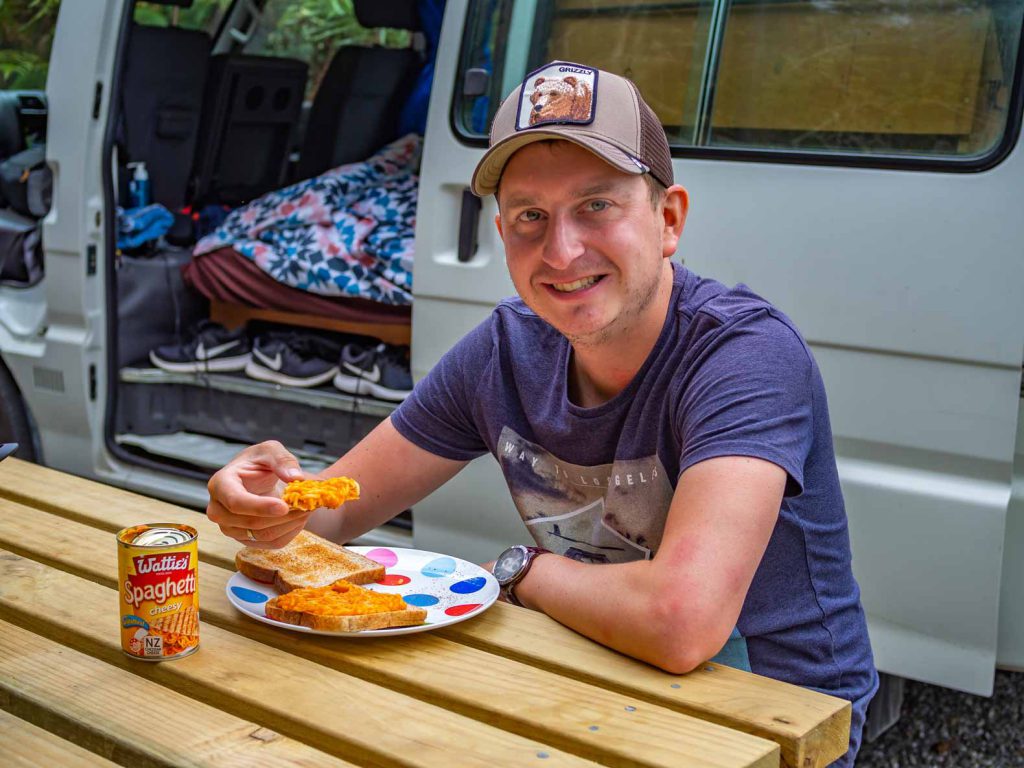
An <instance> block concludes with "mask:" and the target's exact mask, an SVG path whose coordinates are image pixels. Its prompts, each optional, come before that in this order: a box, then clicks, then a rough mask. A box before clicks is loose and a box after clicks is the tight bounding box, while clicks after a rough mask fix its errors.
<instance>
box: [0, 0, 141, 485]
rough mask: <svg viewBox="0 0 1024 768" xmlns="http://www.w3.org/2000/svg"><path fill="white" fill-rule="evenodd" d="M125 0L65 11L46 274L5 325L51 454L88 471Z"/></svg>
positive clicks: (51, 125)
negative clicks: (108, 139)
mask: <svg viewBox="0 0 1024 768" xmlns="http://www.w3.org/2000/svg"><path fill="white" fill-rule="evenodd" d="M123 6H124V3H123V2H121V1H119V0H81V1H80V2H74V3H63V4H62V5H61V8H60V12H59V15H58V19H57V27H56V32H55V35H54V40H53V46H52V52H51V56H50V65H49V73H48V76H47V86H46V93H47V99H48V106H49V115H48V126H47V143H46V158H47V163H48V165H49V167H50V169H51V170H52V174H53V200H52V206H51V208H50V212H49V214H48V215H47V216H46V217H45V218H44V219H43V222H42V240H43V246H44V249H45V251H44V253H45V256H44V264H45V277H43V279H42V281H41V282H40V283H39V284H38V285H36V286H35V287H34V288H31V289H28V290H25V291H21V292H20V293H19V294H18V295H17V296H14V295H13V294H11V295H8V296H7V297H6V298H7V299H8V301H6V302H3V303H4V305H5V306H4V310H5V312H8V313H9V314H7V315H6V319H7V320H9V321H10V322H8V323H4V324H3V325H5V328H4V330H3V331H2V332H0V336H3V338H2V341H3V353H4V361H5V362H6V363H7V365H8V367H9V368H10V370H11V372H12V374H13V376H14V378H15V380H16V381H17V383H18V386H19V388H20V390H21V393H22V394H23V395H24V398H25V400H26V402H28V403H29V405H30V408H31V411H32V413H33V415H34V416H35V421H36V424H37V425H38V429H39V437H40V442H41V444H42V447H43V452H44V455H45V457H46V459H47V461H49V462H50V463H52V464H54V465H56V466H60V467H62V468H63V469H66V470H68V471H70V472H76V473H79V474H88V473H90V472H91V470H92V467H93V466H94V462H95V461H96V460H97V458H98V456H99V455H100V453H101V451H102V441H101V440H99V439H97V436H98V435H100V434H101V431H100V430H94V429H92V426H93V425H94V424H96V423H97V422H99V421H102V418H103V412H102V405H103V404H102V401H101V400H100V399H99V398H97V391H98V388H99V386H100V385H101V383H102V382H101V381H100V380H99V378H100V377H101V376H102V375H103V373H104V366H103V365H101V361H102V359H103V355H104V346H105V334H106V330H105V326H104V322H103V315H102V307H103V302H104V291H103V282H102V280H103V278H102V275H101V272H102V268H103V267H102V265H103V259H102V254H103V253H104V252H105V238H107V237H109V236H110V230H111V228H112V226H113V221H114V218H113V211H110V210H107V209H106V207H105V206H104V202H103V200H104V195H103V186H104V176H105V175H106V174H105V170H104V166H103V164H102V163H100V162H97V159H98V158H101V157H103V146H104V139H105V132H106V131H107V128H108V126H107V113H108V109H109V105H110V100H111V95H112V91H113V87H112V83H111V73H112V72H113V71H114V59H115V57H116V55H117V41H118V38H119V32H120V27H121V20H122V11H123Z"/></svg>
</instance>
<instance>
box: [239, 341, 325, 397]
mask: <svg viewBox="0 0 1024 768" xmlns="http://www.w3.org/2000/svg"><path fill="white" fill-rule="evenodd" d="M337 359H338V345H337V344H332V343H331V342H330V341H327V340H326V339H323V338H320V337H318V336H312V335H309V334H303V333H299V332H291V333H283V334H267V335H266V336H259V337H257V338H256V340H255V341H254V342H253V345H252V360H250V361H249V364H248V365H246V366H245V374H246V376H249V377H251V378H253V379H259V380H260V381H270V382H273V383H274V384H282V385H284V386H286V387H318V386H320V385H321V384H326V383H327V382H329V381H330V380H331V379H333V378H334V376H335V374H336V373H337V372H338V364H337V363H336V362H334V361H336V360H337Z"/></svg>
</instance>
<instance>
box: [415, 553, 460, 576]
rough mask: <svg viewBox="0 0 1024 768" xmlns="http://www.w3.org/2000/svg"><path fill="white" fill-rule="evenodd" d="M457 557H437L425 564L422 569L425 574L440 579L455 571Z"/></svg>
mask: <svg viewBox="0 0 1024 768" xmlns="http://www.w3.org/2000/svg"><path fill="white" fill-rule="evenodd" d="M455 568H456V565H455V559H454V558H451V557H437V558H434V559H433V560H431V561H430V562H429V563H427V564H426V565H424V566H423V568H422V569H421V570H420V573H422V574H423V575H424V576H429V577H430V578H432V579H439V578H441V577H442V576H450V575H451V574H453V573H455Z"/></svg>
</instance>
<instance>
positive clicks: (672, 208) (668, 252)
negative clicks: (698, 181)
mask: <svg viewBox="0 0 1024 768" xmlns="http://www.w3.org/2000/svg"><path fill="white" fill-rule="evenodd" d="M689 210H690V195H689V193H688V192H687V191H686V190H685V189H684V188H683V187H681V186H680V185H678V184H673V185H672V186H671V187H669V188H668V189H667V190H665V198H664V200H663V201H662V206H661V214H662V229H661V253H662V256H664V257H666V258H668V257H670V256H672V254H674V253H675V252H676V246H678V245H679V237H680V236H681V235H682V234H683V227H684V226H685V225H686V214H687V213H688V212H689Z"/></svg>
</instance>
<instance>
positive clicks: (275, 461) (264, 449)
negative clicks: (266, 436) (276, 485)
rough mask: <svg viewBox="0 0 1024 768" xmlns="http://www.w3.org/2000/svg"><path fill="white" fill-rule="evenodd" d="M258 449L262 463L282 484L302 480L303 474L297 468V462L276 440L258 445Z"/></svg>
mask: <svg viewBox="0 0 1024 768" xmlns="http://www.w3.org/2000/svg"><path fill="white" fill-rule="evenodd" d="M259 449H260V454H261V456H260V458H261V459H262V461H263V462H265V463H266V464H267V466H268V467H269V468H270V469H271V470H273V472H274V474H275V475H277V476H278V477H279V478H281V479H282V480H283V481H284V482H286V483H290V482H291V481H292V480H301V479H302V477H303V475H304V473H303V471H302V467H300V466H299V460H298V459H296V458H295V457H294V456H293V455H292V454H291V453H289V451H288V449H287V448H285V447H284V446H283V445H281V443H279V442H277V441H276V440H268V441H267V442H265V443H260V445H259Z"/></svg>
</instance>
